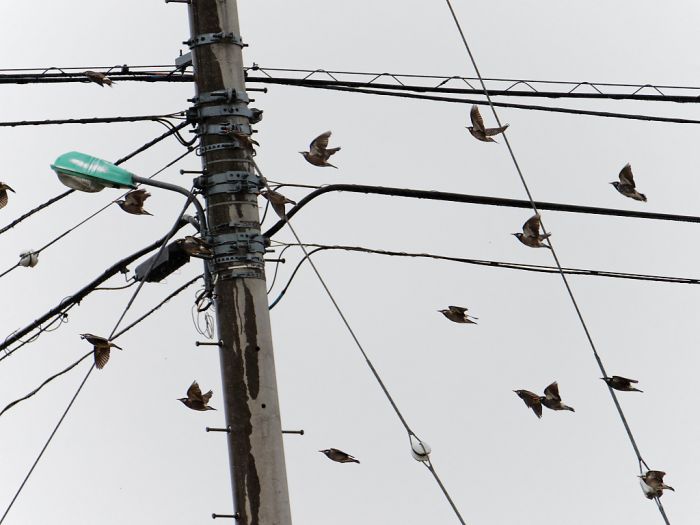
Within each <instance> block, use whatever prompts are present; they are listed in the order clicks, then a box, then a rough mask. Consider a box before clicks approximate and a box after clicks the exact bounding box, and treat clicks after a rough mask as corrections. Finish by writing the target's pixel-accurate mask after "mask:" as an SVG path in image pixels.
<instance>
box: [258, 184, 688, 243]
mask: <svg viewBox="0 0 700 525" xmlns="http://www.w3.org/2000/svg"><path fill="white" fill-rule="evenodd" d="M332 191H346V192H351V193H371V194H375V195H389V196H392V197H409V198H413V199H426V200H437V201H448V202H463V203H469V204H483V205H488V206H505V207H508V208H526V209H530V208H531V205H530V201H529V200H523V199H505V198H501V197H486V196H482V195H467V194H464V193H450V192H444V191H433V190H412V189H408V188H392V187H387V186H367V185H363V184H329V185H327V186H323V187H321V188H319V189H317V190H314V191H312V192H311V193H309V194H308V195H306V196H305V197H304V198H303V199H301V200H300V201H299V202H298V203H297V205H296V206H294V207H292V208H291V209H290V210H289V211H288V212H287V217H289V218H292V217H294V215H296V214H297V212H298V211H299V210H301V209H302V208H303V207H304V206H306V205H307V204H308V203H309V202H311V201H312V200H314V199H315V198H316V197H319V196H320V195H323V194H324V193H330V192H332ZM535 204H536V205H537V208H539V209H541V210H552V211H563V212H570V213H587V214H593V215H611V216H616V217H631V218H635V219H654V220H662V221H679V222H693V223H700V217H695V216H692V215H676V214H669V213H655V212H644V211H632V210H621V209H616V208H600V207H596V206H579V205H576V204H560V203H555V202H541V201H537V202H535ZM284 224H285V223H284V221H283V220H279V221H277V222H276V223H275V224H274V225H273V226H272V227H271V228H270V229H268V230H267V231H266V232H265V234H264V235H265V237H272V236H273V235H274V234H276V233H277V232H278V231H280V230H281V229H282V227H283V226H284Z"/></svg>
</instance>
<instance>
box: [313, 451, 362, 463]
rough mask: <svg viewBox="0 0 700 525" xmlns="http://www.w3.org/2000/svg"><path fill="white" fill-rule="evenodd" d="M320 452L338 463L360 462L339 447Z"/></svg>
mask: <svg viewBox="0 0 700 525" xmlns="http://www.w3.org/2000/svg"><path fill="white" fill-rule="evenodd" d="M319 452H321V453H323V454H325V455H326V457H327V458H328V459H332V460H333V461H336V462H338V463H359V461H358V460H357V459H355V458H354V457H353V456H351V455H350V454H348V453H347V452H343V451H342V450H338V449H337V448H327V449H326V450H319Z"/></svg>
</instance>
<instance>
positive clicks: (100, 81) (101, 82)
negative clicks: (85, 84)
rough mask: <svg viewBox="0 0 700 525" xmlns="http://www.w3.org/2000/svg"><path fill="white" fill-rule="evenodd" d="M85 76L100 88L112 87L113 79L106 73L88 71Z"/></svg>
mask: <svg viewBox="0 0 700 525" xmlns="http://www.w3.org/2000/svg"><path fill="white" fill-rule="evenodd" d="M84 75H85V76H86V77H87V79H88V80H89V81H90V82H94V83H95V84H97V85H98V86H100V87H104V86H109V87H112V79H111V78H109V77H108V76H107V75H105V74H104V73H98V72H97V71H86V72H85V73H84Z"/></svg>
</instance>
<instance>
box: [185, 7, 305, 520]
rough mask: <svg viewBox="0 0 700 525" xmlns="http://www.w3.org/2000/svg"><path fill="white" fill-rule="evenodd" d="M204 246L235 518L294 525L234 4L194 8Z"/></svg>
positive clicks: (251, 116) (255, 116) (251, 115)
mask: <svg viewBox="0 0 700 525" xmlns="http://www.w3.org/2000/svg"><path fill="white" fill-rule="evenodd" d="M188 8H189V13H190V30H191V39H190V40H189V41H188V44H189V46H190V49H191V52H192V60H193V65H194V71H195V82H196V86H197V96H196V98H195V99H194V101H193V102H194V108H193V110H192V114H193V120H195V121H196V122H197V123H198V130H199V134H200V136H201V147H200V153H201V156H202V161H203V168H204V174H203V175H202V177H200V178H199V179H198V186H199V188H200V189H201V190H202V192H203V193H204V195H205V198H206V203H207V216H208V221H209V236H208V240H209V242H210V243H211V246H212V248H213V250H214V260H213V263H212V273H213V277H214V283H215V288H214V294H215V295H214V299H215V304H216V311H217V325H218V332H219V339H220V340H221V341H222V346H221V347H220V357H221V373H222V377H223V385H224V392H223V397H224V407H225V416H226V422H227V426H228V427H229V428H230V432H229V433H228V445H229V461H230V464H231V482H232V487H233V505H234V513H235V515H236V517H237V521H236V522H237V523H238V524H241V525H291V522H292V520H291V512H290V508H289V493H288V490H287V474H286V470H285V464H284V449H283V444H282V428H281V425H280V409H279V400H278V396H277V380H276V378H275V362H274V357H273V352H272V336H271V333H270V316H269V313H268V304H267V294H266V286H265V270H264V262H263V257H264V253H265V240H264V238H263V237H262V236H261V235H260V218H259V214H258V205H257V197H258V193H259V190H260V188H261V187H262V181H261V180H260V177H258V176H257V175H256V174H255V173H254V169H253V165H252V162H251V161H250V159H252V156H253V155H254V152H253V148H252V145H251V143H250V141H249V140H248V137H250V136H251V133H252V130H251V124H255V123H257V122H258V121H259V120H260V118H261V113H262V112H261V111H259V110H256V109H252V108H249V107H248V102H249V99H248V96H247V94H246V90H245V80H244V72H243V55H242V48H243V46H244V45H243V42H242V40H241V36H240V31H239V24H238V6H237V2H236V0H191V2H190V3H189V5H188Z"/></svg>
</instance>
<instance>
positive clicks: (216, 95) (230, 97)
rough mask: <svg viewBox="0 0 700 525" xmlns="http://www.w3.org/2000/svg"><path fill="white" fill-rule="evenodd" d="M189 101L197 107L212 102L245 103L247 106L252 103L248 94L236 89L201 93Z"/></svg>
mask: <svg viewBox="0 0 700 525" xmlns="http://www.w3.org/2000/svg"><path fill="white" fill-rule="evenodd" d="M187 100H188V101H189V102H192V103H193V104H194V105H195V106H200V105H202V104H209V103H211V102H225V103H227V104H233V103H234V102H245V103H246V104H247V103H248V102H250V99H249V98H248V93H246V92H245V91H240V90H236V89H220V90H218V91H209V92H208V93H200V94H199V95H197V96H196V97H193V98H190V99H187Z"/></svg>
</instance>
